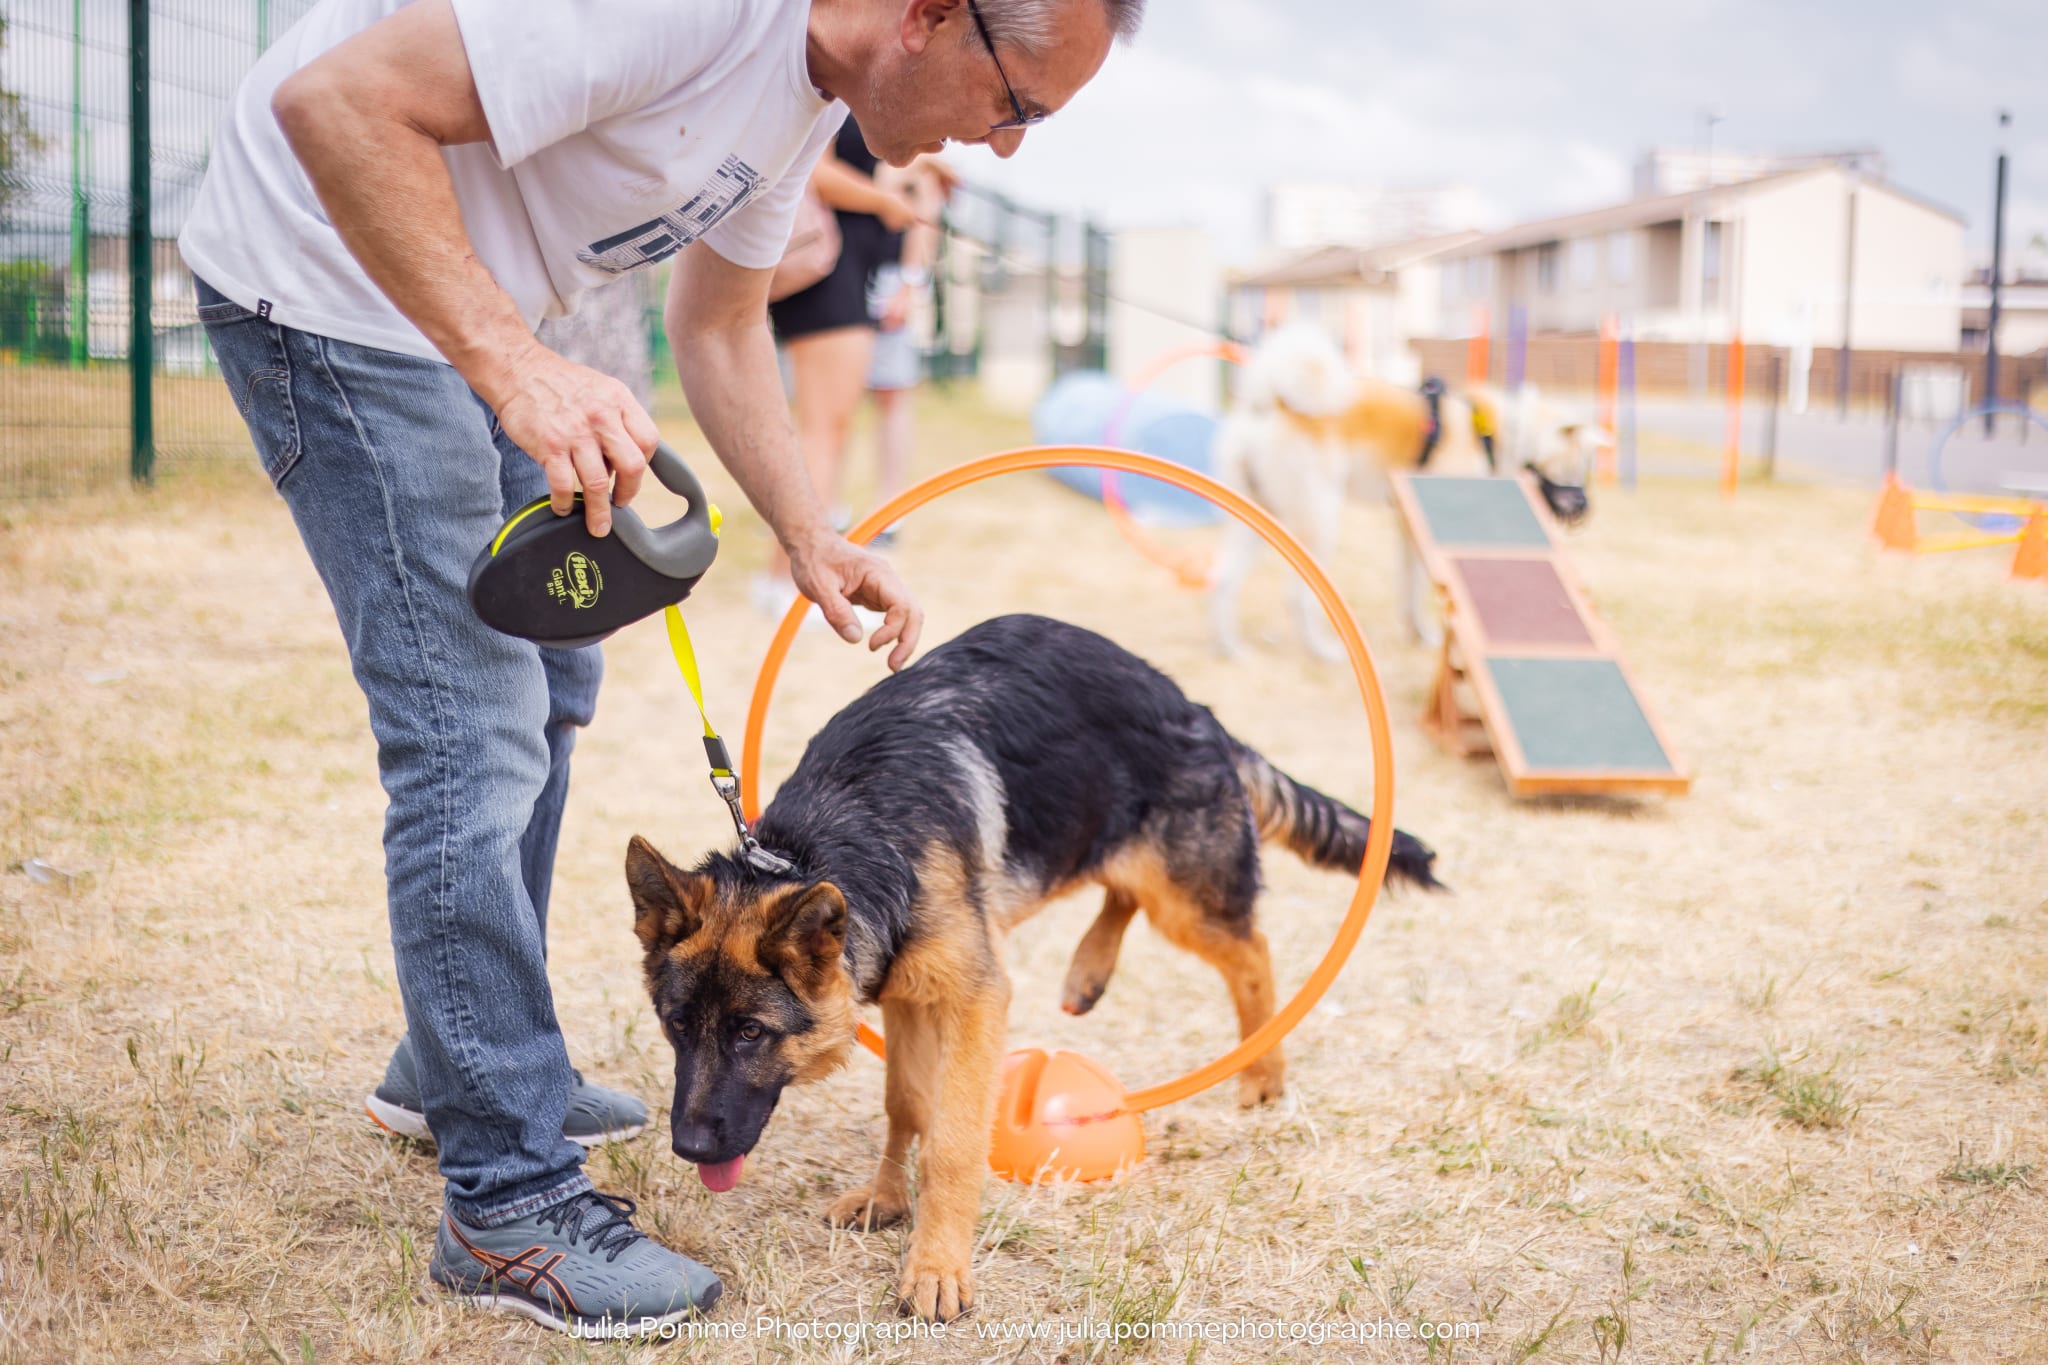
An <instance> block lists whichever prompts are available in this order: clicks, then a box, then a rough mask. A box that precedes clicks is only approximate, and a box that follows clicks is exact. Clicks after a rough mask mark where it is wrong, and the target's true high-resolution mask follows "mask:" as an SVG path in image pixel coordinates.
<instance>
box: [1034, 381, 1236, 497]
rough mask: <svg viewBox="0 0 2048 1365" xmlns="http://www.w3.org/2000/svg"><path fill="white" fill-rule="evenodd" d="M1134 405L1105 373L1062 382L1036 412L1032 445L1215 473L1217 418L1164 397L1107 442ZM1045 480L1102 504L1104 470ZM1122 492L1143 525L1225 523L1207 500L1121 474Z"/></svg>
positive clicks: (1062, 473) (1139, 403) (1060, 472)
mask: <svg viewBox="0 0 2048 1365" xmlns="http://www.w3.org/2000/svg"><path fill="white" fill-rule="evenodd" d="M1127 401H1130V391H1129V390H1128V389H1126V388H1125V387H1124V386H1123V385H1122V384H1120V383H1118V382H1117V381H1116V380H1114V379H1112V378H1110V377H1109V376H1108V375H1106V374H1104V373H1102V372H1101V371H1100V370H1076V371H1075V372H1073V373H1072V374H1068V375H1064V376H1062V377H1061V378H1060V379H1059V380H1058V381H1057V382H1056V383H1054V384H1053V386H1052V387H1051V388H1049V389H1047V390H1046V391H1045V396H1044V397H1043V398H1040V399H1039V400H1038V403H1037V405H1036V406H1035V407H1033V408H1032V409H1031V434H1032V437H1033V439H1035V440H1036V441H1038V443H1039V444H1041V445H1074V446H1099V445H1112V444H1113V445H1115V446H1118V447H1120V448H1122V449H1125V450H1136V451H1141V452H1143V453H1144V454H1147V455H1156V456H1158V457H1159V458H1160V459H1162V460H1171V461H1173V462H1174V463H1175V464H1177V465H1183V466H1185V467H1186V468H1189V469H1193V470H1196V471H1198V472H1199V473H1203V474H1208V473H1212V472H1213V471H1214V464H1213V460H1212V450H1213V448H1214V446H1215V444H1216V425H1217V423H1216V418H1215V417H1214V416H1213V415H1211V414H1209V413H1206V412H1203V411H1201V410H1200V409H1198V408H1196V407H1194V406H1193V405H1192V404H1189V403H1186V402H1183V401H1182V400H1180V399H1178V398H1170V397H1167V396H1166V395H1164V394H1161V393H1157V392H1147V393H1141V394H1139V395H1138V397H1137V399H1136V401H1135V402H1131V405H1130V409H1129V411H1127V412H1125V413H1124V420H1123V427H1122V430H1121V431H1119V432H1118V433H1117V439H1116V440H1115V441H1114V442H1111V441H1109V440H1107V439H1105V438H1106V437H1107V435H1108V432H1109V424H1110V422H1111V421H1113V420H1114V419H1115V417H1116V414H1117V412H1118V410H1119V409H1121V408H1122V407H1123V405H1124V404H1125V403H1126V402H1127ZM1046 472H1047V473H1049V474H1051V475H1052V476H1053V477H1054V478H1055V479H1058V480H1059V481H1060V482H1061V483H1063V484H1065V485H1066V486H1067V487H1069V488H1071V489H1073V490H1074V491H1075V492H1077V493H1084V494H1086V495H1087V496H1089V497H1091V498H1094V499H1096V500H1097V501H1100V500H1101V498H1102V471H1101V470H1099V469H1089V468H1083V467H1079V466H1075V467H1069V468H1061V469H1051V470H1047V471H1046ZM1116 487H1117V492H1118V493H1120V494H1122V496H1123V501H1124V506H1126V507H1128V508H1129V509H1130V512H1131V517H1132V519H1133V520H1135V521H1137V522H1139V523H1140V524H1142V525H1146V526H1206V525H1210V524H1213V523H1215V522H1217V521H1221V520H1222V518H1223V514H1222V513H1221V512H1220V511H1218V510H1217V509H1216V507H1215V506H1214V505H1213V504H1212V503H1210V502H1209V500H1208V499H1206V498H1203V497H1199V496H1197V495H1196V494H1193V493H1190V492H1188V491H1187V490H1186V489H1184V488H1175V487H1174V486H1173V485H1172V484H1170V483H1161V482H1159V480H1157V479H1148V478H1145V477H1144V476H1142V475H1138V474H1118V475H1117V476H1116Z"/></svg>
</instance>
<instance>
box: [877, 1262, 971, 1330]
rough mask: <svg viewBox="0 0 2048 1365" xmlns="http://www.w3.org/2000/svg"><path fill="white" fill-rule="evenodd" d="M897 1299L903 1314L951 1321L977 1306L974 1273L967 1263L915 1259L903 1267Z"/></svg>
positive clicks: (930, 1319) (938, 1320)
mask: <svg viewBox="0 0 2048 1365" xmlns="http://www.w3.org/2000/svg"><path fill="white" fill-rule="evenodd" d="M896 1298H897V1301H898V1303H899V1305H900V1306H901V1308H902V1310H903V1311H904V1312H906V1313H915V1314H917V1316H919V1317H920V1318H923V1319H924V1320H925V1321H926V1322H951V1321H952V1320H953V1319H955V1318H957V1317H959V1316H960V1315H961V1314H962V1313H965V1312H966V1311H967V1310H968V1309H970V1308H972V1307H974V1272H973V1271H972V1270H970V1269H968V1267H967V1264H966V1262H964V1261H962V1262H961V1263H959V1264H957V1265H954V1264H950V1263H948V1262H945V1261H943V1260H940V1259H938V1258H919V1257H916V1256H913V1257H912V1258H911V1260H910V1261H909V1263H907V1264H906V1265H905V1266H904V1267H903V1280H902V1283H900V1284H898V1285H897V1286H896Z"/></svg>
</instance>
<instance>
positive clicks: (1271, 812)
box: [1232, 740, 1446, 890]
mask: <svg viewBox="0 0 2048 1365" xmlns="http://www.w3.org/2000/svg"><path fill="white" fill-rule="evenodd" d="M1232 743H1234V744H1237V776H1238V780H1239V781H1241V782H1243V783H1244V789H1245V794H1246V795H1248V796H1249V797H1250V798H1251V803H1252V819H1253V821H1254V822H1255V823H1256V824H1257V826H1258V830H1259V840H1260V842H1261V843H1268V844H1273V843H1277V844H1281V845H1284V846H1285V847H1286V848H1287V849H1288V850H1289V851H1290V852H1292V853H1293V854H1294V855H1295V856H1296V857H1298V858H1300V859H1301V860H1302V861H1303V862H1306V863H1308V864H1310V865H1312V866H1314V867H1327V868H1329V869H1331V870H1332V871H1336V872H1349V873H1351V874H1352V875H1353V876H1356V875H1357V874H1358V868H1359V864H1361V863H1363V862H1364V861H1365V841H1366V837H1367V836H1368V835H1369V834H1370V833H1371V832H1372V821H1371V820H1368V819H1367V818H1366V817H1365V816H1363V815H1360V814H1359V813H1358V812H1357V811H1355V810H1353V809H1351V807H1349V806H1347V805H1345V804H1344V803H1343V802H1342V801H1339V800H1337V799H1336V798H1335V797H1333V796H1325V795H1324V794H1323V793H1322V792H1319V791H1317V790H1316V789H1315V788H1314V787H1311V786H1309V785H1307V784H1306V783H1303V782H1297V781H1295V780H1294V779H1293V778H1291V777H1289V776H1288V775H1287V774H1286V773H1283V772H1281V771H1280V770H1279V769H1278V768H1276V767H1274V766H1273V764H1272V762H1271V761H1270V760H1268V759H1267V758H1266V756H1265V755H1264V754H1262V753H1260V752H1258V751H1257V750H1256V749H1253V748H1250V747H1249V746H1247V745H1244V744H1241V743H1237V741H1235V740H1233V741H1232ZM1435 862H1436V853H1435V851H1434V850H1433V849H1431V848H1430V847H1429V845H1427V844H1425V843H1423V842H1422V841H1421V840H1420V839H1418V838H1416V837H1415V836H1414V835H1412V834H1409V833H1407V832H1406V831H1405V830H1398V829H1397V830H1395V831H1394V852H1393V856H1392V857H1391V858H1390V859H1389V860H1388V862H1387V880H1388V881H1389V882H1394V881H1404V882H1407V883H1409V884H1410V885H1412V886H1419V887H1422V888H1424V889H1425V890H1444V889H1446V888H1445V887H1444V884H1443V883H1442V882H1440V881H1438V880H1437V879H1436V874H1435V872H1434V871H1432V870H1431V865H1432V864H1433V863H1435Z"/></svg>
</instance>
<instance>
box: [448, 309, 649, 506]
mask: <svg viewBox="0 0 2048 1365" xmlns="http://www.w3.org/2000/svg"><path fill="white" fill-rule="evenodd" d="M491 389H492V392H490V393H487V394H485V395H484V401H485V402H487V403H489V404H490V405H491V407H492V408H493V409H494V410H495V411H496V412H497V414H498V423H499V425H500V426H502V427H504V429H505V434H506V435H507V436H509V437H511V438H512V441H513V444H515V445H517V446H518V447H519V448H520V449H521V450H523V451H525V452H526V453H527V454H528V455H529V456H531V457H532V459H533V462H534V463H535V464H537V465H539V466H540V467H541V468H542V469H543V470H545V471H546V472H547V476H548V500H549V505H550V506H552V507H553V508H554V511H555V515H556V516H566V515H567V514H568V513H569V511H570V509H571V508H572V507H574V505H575V495H576V493H577V491H578V490H579V489H580V490H581V491H582V493H583V520H584V524H585V525H587V526H589V527H590V533H591V534H592V535H594V536H602V535H608V534H609V533H610V532H611V527H612V507H613V506H614V505H617V506H619V507H624V506H625V505H626V504H627V503H629V502H631V501H632V500H633V497H634V495H635V494H636V493H638V492H639V491H640V479H641V476H642V475H644V474H645V473H646V472H647V457H648V456H649V455H651V454H653V453H654V446H655V443H656V442H657V441H658V440H659V439H660V433H659V432H658V431H656V429H655V426H654V419H653V418H652V417H649V416H648V415H647V410H646V409H645V408H643V407H641V406H640V403H639V400H638V399H636V398H634V397H633V394H632V391H631V390H630V389H628V388H627V387H626V386H625V385H624V384H621V383H620V382H619V381H618V380H616V379H614V378H612V377H611V376H610V375H607V374H601V373H599V372H598V371H596V370H593V369H591V368H589V367H588V366H585V365H578V364H576V363H575V362H574V361H572V360H568V359H565V358H564V357H562V356H559V355H557V354H555V353H554V352H553V351H550V350H549V349H548V348H547V347H545V346H543V345H541V344H540V343H539V342H537V341H536V342H534V343H532V345H531V346H530V347H528V348H527V349H526V350H524V351H521V352H519V353H518V354H516V355H515V356H513V357H512V358H511V359H510V360H508V361H507V362H506V364H505V366H504V368H503V370H502V371H501V372H499V373H496V374H494V375H493V376H492V382H491ZM614 480H616V483H615V482H614Z"/></svg>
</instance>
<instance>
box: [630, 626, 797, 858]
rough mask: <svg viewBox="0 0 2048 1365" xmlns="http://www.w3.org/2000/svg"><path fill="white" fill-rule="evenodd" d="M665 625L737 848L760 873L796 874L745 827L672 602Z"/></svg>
mask: <svg viewBox="0 0 2048 1365" xmlns="http://www.w3.org/2000/svg"><path fill="white" fill-rule="evenodd" d="M662 616H663V617H664V619H665V620H666V621H667V623H668V647H669V651H670V652H671V653H673V654H674V655H675V656H676V668H677V669H678V670H679V671H680V672H681V673H682V675H683V683H684V684H685V685H686V686H687V687H688V688H689V689H690V699H691V700H692V701H694V702H696V703H697V714H698V715H699V716H700V717H702V718H703V721H704V757H705V758H706V759H708V760H709V761H710V763H711V787H712V790H714V791H716V792H717V793H718V795H719V799H720V800H722V801H724V802H725V807H726V809H727V810H729V811H731V812H732V823H733V828H735V829H737V830H738V831H739V834H740V849H741V851H742V853H743V854H744V856H745V857H746V860H747V861H748V862H750V863H752V864H753V865H754V866H755V867H757V868H759V869H760V870H761V871H763V872H770V873H775V874H777V875H783V876H786V875H788V874H789V873H792V872H794V871H796V868H795V865H794V864H792V863H790V862H789V860H788V859H786V858H778V857H777V856H776V855H775V854H773V853H770V852H769V851H768V850H767V849H765V848H763V847H761V845H760V843H759V841H758V840H756V839H755V838H754V832H753V831H752V830H750V829H748V828H747V816H746V812H745V811H744V810H743V809H742V808H741V806H740V779H739V774H737V773H735V772H734V771H733V770H732V756H731V755H730V754H728V753H727V752H726V751H725V741H724V740H722V739H720V738H719V737H718V731H717V730H716V729H715V728H714V727H713V726H712V724H711V713H710V712H709V711H707V710H706V709H705V707H704V679H703V676H702V675H701V674H700V673H699V672H698V671H697V649H696V646H695V645H693V644H691V643H690V628H689V627H688V626H687V625H684V624H683V613H682V609H681V608H680V607H678V606H676V605H675V604H674V603H673V602H671V603H670V604H669V605H668V606H667V607H666V608H664V609H663V611H662Z"/></svg>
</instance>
